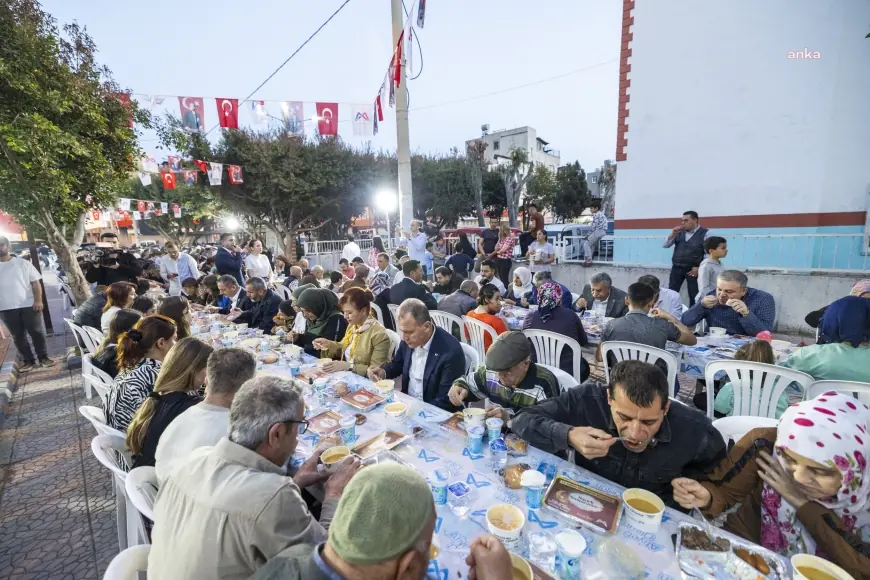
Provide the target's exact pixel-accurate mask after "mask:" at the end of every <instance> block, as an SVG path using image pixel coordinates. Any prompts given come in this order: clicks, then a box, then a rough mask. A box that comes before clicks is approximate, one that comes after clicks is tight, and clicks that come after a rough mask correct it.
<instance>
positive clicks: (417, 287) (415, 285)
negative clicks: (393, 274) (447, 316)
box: [390, 260, 438, 310]
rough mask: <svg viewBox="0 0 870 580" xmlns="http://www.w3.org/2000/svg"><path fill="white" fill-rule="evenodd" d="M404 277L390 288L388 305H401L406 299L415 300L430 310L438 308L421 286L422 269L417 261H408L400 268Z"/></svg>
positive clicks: (432, 297) (436, 303) (429, 294)
mask: <svg viewBox="0 0 870 580" xmlns="http://www.w3.org/2000/svg"><path fill="white" fill-rule="evenodd" d="M402 273H403V274H404V275H405V277H404V278H402V280H401V282H399V283H398V284H393V286H391V287H390V303H391V304H396V305H401V304H402V302H404V301H405V300H407V299H408V298H416V299H417V300H420V301H422V302H423V304H425V305H426V308H428V309H430V310H436V309H437V308H438V302H437V301H436V300H435V297H434V296H432V294H431V293H430V292H429V290H428V289H427V288H426V287H425V286H423V284H421V282H422V281H423V267H422V266H421V265H420V262H418V261H417V260H408V261H407V262H405V264H404V265H403V266H402Z"/></svg>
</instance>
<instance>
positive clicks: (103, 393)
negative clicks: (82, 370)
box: [82, 374, 112, 407]
mask: <svg viewBox="0 0 870 580" xmlns="http://www.w3.org/2000/svg"><path fill="white" fill-rule="evenodd" d="M82 382H83V383H84V384H85V392H87V393H88V394H89V395H90V394H91V392H92V391H96V392H97V396H98V397H100V401H101V402H102V404H103V406H104V407H105V406H106V401H107V400H108V398H109V389H111V388H112V383H109V384H108V385H107V384H106V383H105V382H103V380H102V379H101V378H99V377H97V376H96V375H93V374H91V375H89V376H84V375H82Z"/></svg>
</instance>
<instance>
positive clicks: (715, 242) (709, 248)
mask: <svg viewBox="0 0 870 580" xmlns="http://www.w3.org/2000/svg"><path fill="white" fill-rule="evenodd" d="M704 253H706V254H707V257H706V258H704V261H703V262H701V266H700V267H699V268H698V286H699V290H698V295H697V296H695V300H700V299H701V298H703V297H704V296H706V295H707V293H708V292H710V291H712V290H715V289H716V278H718V277H719V274H721V273H722V272H724V271H725V266H723V265H722V262H721V260H722V258H724V257H725V256H727V255H728V243H727V242H726V241H725V238H720V237H719V236H710V237H709V238H707V239H706V240H704Z"/></svg>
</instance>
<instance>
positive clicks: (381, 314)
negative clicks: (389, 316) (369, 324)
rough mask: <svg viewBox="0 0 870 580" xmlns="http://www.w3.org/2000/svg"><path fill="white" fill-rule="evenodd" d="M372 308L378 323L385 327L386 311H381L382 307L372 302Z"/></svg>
mask: <svg viewBox="0 0 870 580" xmlns="http://www.w3.org/2000/svg"><path fill="white" fill-rule="evenodd" d="M370 306H371V307H372V310H373V311H374V313H375V316H376V317H377V319H378V322H380V323H381V326H384V311H383V310H381V307H380V306H378V305H377V304H375V303H374V302H372V303H371V305H370ZM385 328H386V327H385Z"/></svg>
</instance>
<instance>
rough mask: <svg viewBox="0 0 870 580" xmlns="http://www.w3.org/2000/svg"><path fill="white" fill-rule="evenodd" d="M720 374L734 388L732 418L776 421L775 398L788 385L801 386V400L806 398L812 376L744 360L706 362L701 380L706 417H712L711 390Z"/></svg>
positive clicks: (776, 400) (811, 382)
mask: <svg viewBox="0 0 870 580" xmlns="http://www.w3.org/2000/svg"><path fill="white" fill-rule="evenodd" d="M720 372H724V373H725V374H726V376H727V382H729V383H731V387H732V388H733V389H734V407H733V410H732V411H731V414H732V415H735V416H739V415H742V416H750V417H770V418H771V419H773V418H776V405H777V402H778V401H779V397H780V396H781V395H782V394H783V393H784V392H785V390H786V389H787V388H788V386H789V385H790V384H791V383H797V384H798V385H800V387H801V398H803V397H805V396H806V393H807V391H809V389H810V386H812V384H813V377H811V376H810V375H808V374H806V373H802V372H799V371H794V370H791V369H787V368H784V367H780V366H776V365H768V364H764V363H757V362H750V361H744V360H714V361H712V362H709V363H707V367H706V368H705V369H704V378H705V379H706V381H707V416H708V417H710V418H711V419H712V418H713V388H712V385H713V384H714V381H715V379H716V375H717V374H719V373H720ZM723 380H724V379H723Z"/></svg>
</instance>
